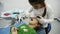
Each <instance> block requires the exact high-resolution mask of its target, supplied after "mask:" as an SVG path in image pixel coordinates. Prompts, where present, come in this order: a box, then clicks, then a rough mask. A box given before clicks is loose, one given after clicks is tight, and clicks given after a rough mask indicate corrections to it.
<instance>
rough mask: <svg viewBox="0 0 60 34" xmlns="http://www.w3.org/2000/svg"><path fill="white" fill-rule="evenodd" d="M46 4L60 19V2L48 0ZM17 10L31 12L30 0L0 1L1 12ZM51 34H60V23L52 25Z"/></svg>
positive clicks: (58, 0)
mask: <svg viewBox="0 0 60 34" xmlns="http://www.w3.org/2000/svg"><path fill="white" fill-rule="evenodd" d="M45 2H46V4H47V5H50V6H51V8H52V10H53V11H54V12H55V16H58V18H60V3H59V2H60V0H46V1H45ZM15 8H19V9H23V10H28V11H29V9H30V8H31V5H30V4H29V2H28V0H0V12H2V11H7V10H11V9H15ZM56 14H58V15H56ZM0 23H1V22H0ZM0 26H1V25H0ZM49 34H60V22H57V21H55V22H54V23H52V29H51V31H50V33H49Z"/></svg>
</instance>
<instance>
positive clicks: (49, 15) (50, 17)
mask: <svg viewBox="0 0 60 34" xmlns="http://www.w3.org/2000/svg"><path fill="white" fill-rule="evenodd" d="M54 17H55V15H54V11H52V9H50V8H47V19H45V18H42V19H39V20H40V22H41V23H52V22H53V21H54Z"/></svg>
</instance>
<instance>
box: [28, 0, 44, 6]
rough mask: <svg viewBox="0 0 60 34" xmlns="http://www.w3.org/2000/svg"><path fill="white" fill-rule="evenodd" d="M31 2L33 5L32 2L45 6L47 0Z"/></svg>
mask: <svg viewBox="0 0 60 34" xmlns="http://www.w3.org/2000/svg"><path fill="white" fill-rule="evenodd" d="M29 3H30V4H31V5H32V3H37V4H41V5H43V6H45V0H29Z"/></svg>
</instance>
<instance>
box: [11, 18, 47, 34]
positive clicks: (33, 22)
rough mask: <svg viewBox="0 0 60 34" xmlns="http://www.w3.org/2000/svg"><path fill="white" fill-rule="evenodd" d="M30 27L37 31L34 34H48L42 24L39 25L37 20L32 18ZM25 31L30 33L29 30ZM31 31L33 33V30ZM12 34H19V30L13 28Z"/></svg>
mask: <svg viewBox="0 0 60 34" xmlns="http://www.w3.org/2000/svg"><path fill="white" fill-rule="evenodd" d="M28 26H29V27H30V28H32V29H34V30H35V32H36V33H34V34H46V32H45V29H44V28H43V27H42V24H40V23H39V21H38V20H37V18H31V20H30V21H29V24H28ZM28 26H27V27H28ZM25 31H26V32H28V30H25ZM31 31H33V30H31ZM11 32H12V34H18V29H17V28H14V27H12V29H11ZM20 32H21V31H20ZM21 34H22V33H21ZM24 34H25V33H24ZM28 34H33V33H28Z"/></svg>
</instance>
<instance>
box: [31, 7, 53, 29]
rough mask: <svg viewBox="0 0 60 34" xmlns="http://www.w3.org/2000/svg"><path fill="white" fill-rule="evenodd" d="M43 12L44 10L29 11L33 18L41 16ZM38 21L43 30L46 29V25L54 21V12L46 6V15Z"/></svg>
mask: <svg viewBox="0 0 60 34" xmlns="http://www.w3.org/2000/svg"><path fill="white" fill-rule="evenodd" d="M32 12H33V13H32ZM43 12H44V8H41V9H38V10H36V9H34V8H32V9H31V15H32V14H34V16H42V14H43ZM32 16H33V15H32ZM39 21H40V23H42V24H43V27H44V28H45V27H47V25H48V23H52V22H53V21H54V12H53V11H52V10H51V9H50V8H49V7H48V6H46V15H45V17H44V18H43V19H39Z"/></svg>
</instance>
